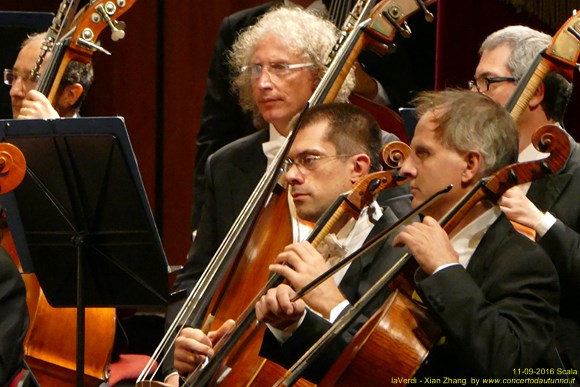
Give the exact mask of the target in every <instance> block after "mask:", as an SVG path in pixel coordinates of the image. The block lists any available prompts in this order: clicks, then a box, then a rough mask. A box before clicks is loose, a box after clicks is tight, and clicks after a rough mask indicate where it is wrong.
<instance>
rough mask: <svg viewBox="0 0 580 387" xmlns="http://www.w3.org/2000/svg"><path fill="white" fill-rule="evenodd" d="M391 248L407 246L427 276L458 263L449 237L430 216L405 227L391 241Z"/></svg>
mask: <svg viewBox="0 0 580 387" xmlns="http://www.w3.org/2000/svg"><path fill="white" fill-rule="evenodd" d="M393 246H395V247H403V246H407V247H408V248H409V251H410V253H411V254H412V255H413V256H414V257H415V260H416V261H417V263H419V265H420V266H421V268H422V269H423V271H424V272H425V273H427V274H432V273H433V272H434V271H435V269H437V268H438V267H439V266H442V265H446V264H450V263H457V262H458V254H457V252H456V251H455V250H454V249H453V246H451V242H450V241H449V236H448V235H447V233H446V232H445V230H443V228H442V227H441V226H440V225H439V223H438V222H437V221H436V220H435V219H433V218H432V217H430V216H426V217H425V218H424V219H423V222H415V223H412V224H410V225H408V226H406V227H405V228H404V229H403V230H402V231H401V233H400V234H399V235H397V236H396V237H395V239H394V240H393Z"/></svg>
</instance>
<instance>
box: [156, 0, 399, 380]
mask: <svg viewBox="0 0 580 387" xmlns="http://www.w3.org/2000/svg"><path fill="white" fill-rule="evenodd" d="M337 32H338V30H337V29H336V27H334V26H333V25H332V24H331V23H330V22H329V21H326V20H324V19H322V18H320V17H317V16H315V15H313V14H311V13H308V12H306V11H304V10H302V9H299V8H280V9H276V10H273V11H271V12H269V13H266V14H265V15H264V16H263V17H262V18H261V19H260V20H259V21H258V22H257V23H256V24H254V25H253V26H251V27H250V28H248V29H247V30H245V31H244V32H243V33H242V34H241V35H240V36H239V38H238V40H237V41H236V43H235V44H234V46H233V50H232V52H231V55H230V63H231V65H232V67H233V68H234V69H237V71H236V73H237V76H236V78H235V79H234V80H233V85H234V87H235V88H236V90H237V91H238V94H239V98H240V105H241V106H242V108H244V109H245V110H247V111H248V112H249V113H250V114H251V115H252V117H253V121H254V124H255V127H256V128H264V129H262V130H260V131H258V132H256V133H253V134H251V135H249V136H246V137H243V138H241V139H239V140H237V141H234V142H232V143H231V144H228V145H226V146H225V147H223V148H222V149H220V150H219V151H217V152H216V153H214V154H213V155H212V156H211V157H210V158H209V159H208V162H207V164H206V176H207V183H206V187H205V202H204V207H203V210H202V215H201V220H200V223H199V228H198V235H197V237H196V238H195V239H194V241H193V243H192V247H191V249H190V254H189V256H188V259H187V261H186V263H185V265H184V269H183V271H182V272H181V273H180V274H179V275H178V277H177V278H176V281H175V284H174V285H175V289H177V290H180V289H183V290H187V291H191V290H192V289H193V288H194V285H195V284H196V282H197V280H198V278H199V276H200V275H201V273H202V272H203V270H204V269H205V267H206V265H207V263H208V262H209V260H210V259H211V258H212V256H213V255H214V253H215V252H216V251H217V249H218V248H219V246H220V243H221V242H222V241H223V240H224V238H225V236H226V235H227V233H228V231H229V230H230V227H231V226H232V225H233V224H234V221H235V219H236V218H237V216H238V214H239V213H240V211H241V210H242V208H243V207H244V204H245V203H246V201H247V200H248V198H249V197H250V195H251V193H252V191H253V190H254V188H255V187H256V185H257V183H258V182H259V180H260V177H261V176H262V175H263V174H264V172H265V171H266V168H267V166H268V165H270V164H271V162H272V160H273V158H274V156H275V155H276V153H277V151H278V150H279V149H280V147H281V145H282V143H283V142H284V140H285V136H287V135H288V133H289V131H290V130H291V125H290V122H291V120H292V119H293V118H294V117H295V116H296V115H297V114H298V113H300V112H301V111H302V110H303V108H304V106H305V104H306V102H307V101H308V99H309V98H310V96H311V95H312V93H313V92H314V90H315V89H316V86H317V85H318V83H319V82H320V79H321V78H322V76H323V75H324V71H325V62H326V58H327V55H328V53H329V52H330V50H331V48H332V47H333V46H334V44H335V42H336V38H337V35H336V34H337ZM353 84H354V80H353V78H352V77H351V76H349V77H347V79H346V81H345V83H344V85H343V87H342V89H341V91H340V92H339V95H338V97H337V99H338V100H340V101H344V100H346V98H347V96H348V95H349V93H350V90H351V89H352V87H353ZM392 137H393V139H394V136H392ZM380 143H381V141H380V139H379V143H378V144H377V145H379V146H380ZM330 155H332V154H330V153H329V156H330ZM310 156H312V158H310V157H309V158H300V159H299V158H296V157H295V158H293V160H294V161H297V162H298V163H299V164H301V165H300V168H302V169H303V170H304V168H306V167H307V164H308V163H309V162H310V161H312V163H313V165H314V164H316V163H317V162H319V164H321V165H323V166H325V167H327V166H332V165H335V163H336V162H338V161H341V160H336V159H334V158H332V159H327V158H326V157H324V160H323V157H322V154H312V155H310ZM318 156H320V159H317V160H314V159H316V158H317V157H318ZM333 157H334V156H333ZM298 160H300V161H298ZM306 160H308V161H306ZM375 165H376V164H375ZM293 169H295V168H293ZM331 176H332V174H330V173H329V176H328V177H331ZM389 207H390V209H391V211H393V212H394V213H395V214H397V213H399V214H400V213H406V212H407V210H408V209H409V200H408V198H402V199H400V200H399V199H398V198H394V200H393V201H391V202H390V203H389ZM294 226H295V233H294V238H295V240H304V239H305V238H306V237H307V236H308V234H309V231H310V230H309V229H308V228H307V227H304V226H303V224H302V223H300V222H296V223H294ZM178 310H179V305H171V306H170V307H169V309H168V312H167V317H166V322H167V323H168V324H169V323H171V322H173V320H174V319H175V316H176V315H177V312H178ZM235 317H237V316H232V318H235ZM166 325H167V324H166ZM204 337H205V336H204ZM178 343H179V341H178ZM175 378H176V375H175V374H173V375H172V376H171V377H169V378H168V380H173V381H174V380H175Z"/></svg>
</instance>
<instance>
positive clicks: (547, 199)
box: [527, 173, 572, 211]
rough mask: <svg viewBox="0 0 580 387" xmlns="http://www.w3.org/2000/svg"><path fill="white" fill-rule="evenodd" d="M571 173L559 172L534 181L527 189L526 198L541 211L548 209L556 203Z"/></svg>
mask: <svg viewBox="0 0 580 387" xmlns="http://www.w3.org/2000/svg"><path fill="white" fill-rule="evenodd" d="M571 178H572V175H570V174H567V173H566V174H561V175H560V174H559V175H550V176H546V177H544V178H543V179H541V180H537V181H534V182H533V183H532V185H531V186H530V190H529V191H528V195H527V196H528V198H529V199H530V200H531V201H532V202H533V203H534V204H535V205H536V206H537V207H538V208H539V209H540V210H542V211H549V210H551V209H552V206H553V205H554V204H555V203H556V201H557V200H558V198H559V197H560V195H561V194H562V192H563V191H564V188H566V186H567V185H568V183H569V182H570V179H571Z"/></svg>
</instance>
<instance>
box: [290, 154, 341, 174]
mask: <svg viewBox="0 0 580 387" xmlns="http://www.w3.org/2000/svg"><path fill="white" fill-rule="evenodd" d="M350 156H352V155H333V156H323V155H304V156H300V157H298V158H297V159H295V160H292V159H291V158H287V159H286V160H284V163H283V164H282V170H283V171H284V173H286V172H288V171H289V170H290V169H291V168H292V166H293V165H296V168H298V171H299V172H300V173H301V174H303V175H305V174H307V173H308V172H310V171H313V170H315V169H316V168H318V167H319V166H320V162H321V161H322V160H331V159H344V158H347V157H350Z"/></svg>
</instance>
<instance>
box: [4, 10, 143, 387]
mask: <svg viewBox="0 0 580 387" xmlns="http://www.w3.org/2000/svg"><path fill="white" fill-rule="evenodd" d="M134 2H135V0H117V1H116V2H110V1H102V0H99V1H93V2H91V3H90V4H87V5H86V6H84V7H83V8H82V9H81V10H80V11H79V12H78V13H76V8H77V6H78V3H79V1H78V0H64V1H63V2H62V3H61V5H60V8H59V12H58V13H57V15H56V16H55V18H54V20H53V23H52V26H51V28H50V29H49V31H48V33H47V37H46V39H45V41H44V43H43V47H42V49H41V55H40V56H39V58H38V60H37V62H36V65H35V68H34V70H33V72H32V74H31V79H33V80H37V81H38V85H37V87H36V88H37V90H38V91H40V92H41V93H43V94H44V95H46V96H47V98H48V99H49V101H51V102H52V101H54V99H55V97H56V95H57V91H58V89H59V87H60V85H61V80H62V77H63V75H64V73H65V70H66V68H67V66H68V64H69V63H70V62H71V61H79V62H81V63H85V64H86V63H88V62H89V61H90V60H91V58H92V55H93V54H94V52H95V51H103V50H104V49H102V47H100V46H99V45H98V42H97V40H98V38H99V36H100V33H101V32H102V31H103V30H104V29H105V28H108V27H111V28H112V29H113V36H114V37H113V40H116V39H115V37H117V38H119V37H121V36H122V35H123V34H124V32H123V31H122V28H121V27H122V25H121V24H120V23H121V22H118V21H117V20H116V19H117V18H118V17H119V16H121V15H122V14H124V13H125V12H126V11H127V10H128V9H129V8H130V7H131V6H132V5H133V4H134ZM75 13H76V15H75ZM105 51H106V50H105ZM48 53H51V56H50V58H48V59H47V60H46V61H45V56H46V54H48ZM43 62H45V63H43ZM42 65H44V67H43V68H42V72H41V71H40V69H41V66H42ZM6 216H7V217H8V218H9V217H10V214H6ZM8 223H9V219H8ZM2 244H3V246H4V247H5V248H6V249H7V250H8V251H9V252H10V255H11V257H12V258H13V260H14V261H15V262H16V263H17V266H20V262H19V258H18V254H17V251H16V248H15V247H14V244H13V240H12V237H11V234H10V230H9V229H8V228H4V229H3V230H2ZM23 278H24V281H25V284H26V287H27V305H28V309H29V315H30V327H29V331H28V334H27V337H26V339H25V342H24V351H25V357H26V361H27V363H28V364H29V366H30V368H31V369H32V371H33V373H34V375H35V377H36V378H37V380H38V382H39V383H40V384H41V385H42V386H53V385H54V386H63V385H71V386H72V385H75V384H76V385H81V384H87V385H99V384H101V383H102V382H103V381H106V380H107V378H108V373H109V364H110V358H111V351H112V348H113V341H114V335H115V323H116V322H115V309H114V308H87V309H84V308H80V309H77V308H53V307H52V306H51V305H50V304H49V303H48V301H47V299H46V297H45V295H44V293H43V291H42V289H41V287H40V284H39V283H38V279H37V278H36V276H35V275H34V274H23ZM75 317H76V318H75ZM85 319H86V324H85ZM79 321H82V323H83V324H84V333H85V334H84V335H83V337H85V336H86V341H85V340H83V342H82V343H80V344H79V345H77V340H75V337H74V332H77V325H79ZM71 333H72V334H73V337H71ZM85 348H86V349H87V350H86V351H85V350H84V349H85ZM85 358H86V360H85Z"/></svg>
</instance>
